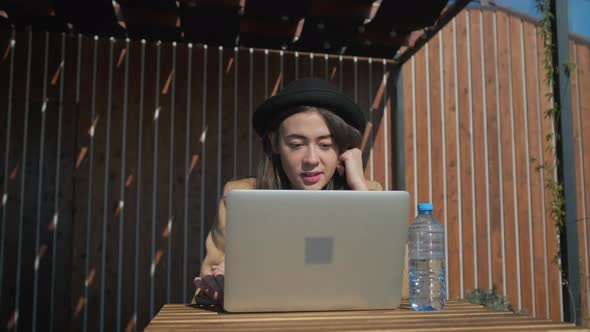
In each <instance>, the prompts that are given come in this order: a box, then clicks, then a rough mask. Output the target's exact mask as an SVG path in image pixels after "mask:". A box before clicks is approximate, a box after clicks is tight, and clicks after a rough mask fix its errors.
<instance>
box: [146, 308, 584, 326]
mask: <svg viewBox="0 0 590 332" xmlns="http://www.w3.org/2000/svg"><path fill="white" fill-rule="evenodd" d="M275 330H282V331H498V330H499V331H554V330H559V331H563V330H584V329H581V328H576V327H575V326H574V324H571V323H560V322H553V321H548V320H540V319H534V318H531V317H528V316H519V315H515V314H513V313H511V312H498V311H492V310H489V309H486V308H484V307H483V306H480V305H474V304H468V303H459V302H456V301H454V302H449V303H448V304H447V306H446V308H445V309H444V310H443V311H437V312H416V311H412V310H410V308H409V307H408V305H407V304H402V306H401V308H400V309H397V310H367V311H323V312H289V313H246V314H242V313H240V314H232V313H223V312H220V310H219V309H216V308H203V307H199V306H196V305H186V304H167V305H165V306H164V307H163V308H162V310H160V312H159V313H158V314H157V315H156V317H154V319H153V320H152V321H151V323H150V324H149V325H148V327H147V328H146V331H240V332H242V331H275ZM585 330H586V331H590V330H588V329H585Z"/></svg>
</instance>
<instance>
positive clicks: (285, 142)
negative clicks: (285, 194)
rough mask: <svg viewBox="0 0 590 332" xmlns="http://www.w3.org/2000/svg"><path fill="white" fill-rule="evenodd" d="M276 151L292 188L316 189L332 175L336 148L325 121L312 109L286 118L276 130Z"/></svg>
mask: <svg viewBox="0 0 590 332" xmlns="http://www.w3.org/2000/svg"><path fill="white" fill-rule="evenodd" d="M274 150H275V152H276V153H278V154H280V156H281V163H282V164H283V170H284V171H285V174H286V175H287V177H288V178H289V181H290V182H291V186H292V188H293V189H303V190H320V189H322V188H323V187H324V186H325V185H326V184H327V183H328V182H329V181H330V179H331V178H332V176H333V175H334V172H335V171H336V165H337V164H338V157H339V151H338V148H337V147H336V145H335V144H334V140H333V139H332V136H331V134H330V130H329V128H328V125H327V123H326V120H325V119H324V118H323V117H322V116H321V114H320V113H319V112H318V111H317V110H314V109H311V110H308V111H304V112H300V113H296V114H294V115H291V116H290V117H288V118H286V119H285V120H284V121H283V122H282V123H281V125H280V127H279V131H278V139H277V146H275V147H274Z"/></svg>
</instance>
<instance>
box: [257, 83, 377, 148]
mask: <svg viewBox="0 0 590 332" xmlns="http://www.w3.org/2000/svg"><path fill="white" fill-rule="evenodd" d="M297 106H316V107H322V108H325V109H327V110H330V111H332V112H334V113H335V114H336V115H338V116H339V117H341V118H342V120H344V121H345V122H346V123H348V124H349V125H351V126H353V127H354V128H356V129H358V130H359V131H360V132H361V134H363V133H364V131H365V126H366V123H365V116H364V114H363V111H362V110H361V108H360V107H359V106H358V105H357V104H356V103H355V102H354V101H353V100H352V99H351V98H350V97H348V96H347V95H345V94H343V93H341V92H340V91H339V90H338V89H337V88H336V87H335V86H334V85H333V84H332V83H330V82H328V81H325V80H322V79H317V78H304V79H300V80H297V81H293V82H291V83H289V84H287V85H286V86H285V88H284V89H283V90H282V91H281V92H279V93H278V94H277V95H275V96H273V97H270V98H268V99H267V100H265V101H264V102H263V103H262V104H261V105H260V106H258V108H257V109H256V111H255V112H254V116H253V117H252V126H253V127H254V130H256V133H258V136H260V137H262V136H264V135H265V134H266V131H267V130H268V129H269V127H270V126H271V125H273V124H275V123H276V121H277V120H278V119H279V118H280V117H281V115H282V114H283V113H284V112H285V111H288V110H290V109H292V108H293V107H297Z"/></svg>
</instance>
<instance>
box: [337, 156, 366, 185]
mask: <svg viewBox="0 0 590 332" xmlns="http://www.w3.org/2000/svg"><path fill="white" fill-rule="evenodd" d="M336 171H337V172H338V174H340V176H344V175H345V174H346V183H348V186H349V187H350V188H351V189H353V190H368V188H367V185H366V183H365V171H364V169H363V153H362V152H361V150H360V149H358V148H354V149H350V150H347V151H344V152H343V153H342V154H341V155H340V161H339V163H338V165H337V166H336Z"/></svg>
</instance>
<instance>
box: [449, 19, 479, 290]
mask: <svg viewBox="0 0 590 332" xmlns="http://www.w3.org/2000/svg"><path fill="white" fill-rule="evenodd" d="M468 18H469V16H468V14H467V12H463V13H461V14H460V15H457V16H456V17H455V19H454V22H455V25H456V30H455V40H456V44H455V45H456V49H455V55H456V60H455V61H456V62H455V66H456V75H457V87H456V94H455V97H456V98H458V100H457V102H458V112H457V117H458V122H457V135H458V140H457V148H458V153H459V158H458V170H459V173H458V174H459V175H458V178H459V180H460V181H459V196H460V198H459V225H460V227H461V244H460V245H462V248H463V259H462V265H463V289H465V290H468V289H474V288H475V287H476V281H475V277H474V272H476V271H475V268H476V267H477V261H476V257H474V254H473V251H474V247H475V246H476V243H474V239H473V231H474V229H473V228H474V227H473V226H474V225H473V222H474V221H475V220H473V218H472V216H473V199H472V188H471V183H472V181H473V176H472V175H473V171H474V170H473V165H472V164H471V148H472V147H471V136H472V132H471V130H470V126H471V117H472V107H471V100H470V99H471V87H470V86H469V81H470V79H471V78H470V70H471V68H470V57H469V54H467V53H468V51H469V45H470V44H469V40H468V38H469V34H468V31H469V30H470V29H469V27H468Z"/></svg>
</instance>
